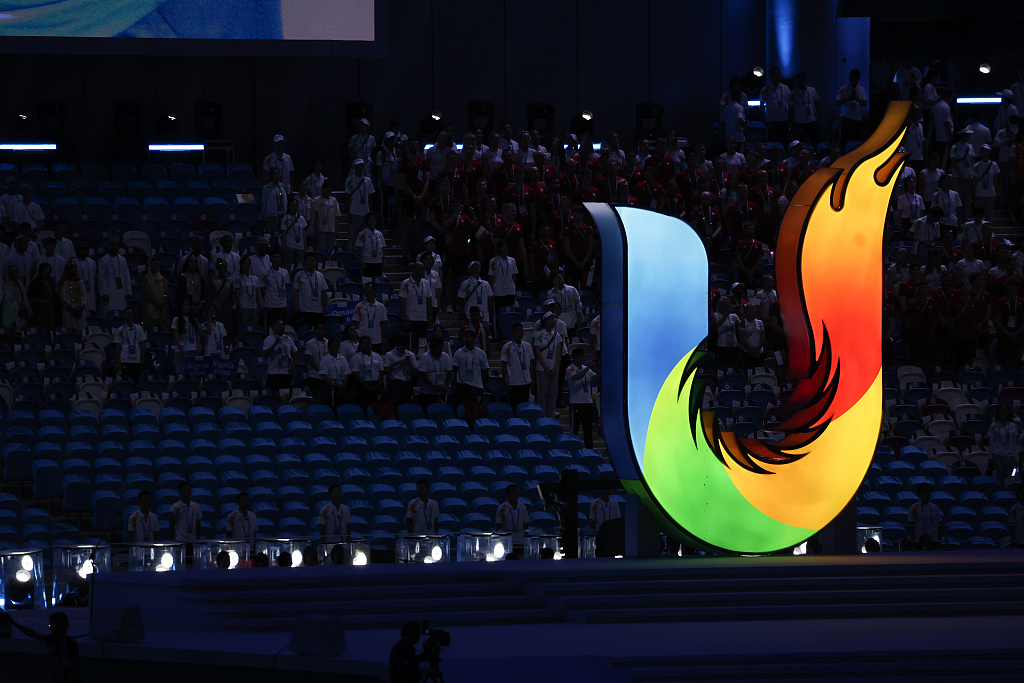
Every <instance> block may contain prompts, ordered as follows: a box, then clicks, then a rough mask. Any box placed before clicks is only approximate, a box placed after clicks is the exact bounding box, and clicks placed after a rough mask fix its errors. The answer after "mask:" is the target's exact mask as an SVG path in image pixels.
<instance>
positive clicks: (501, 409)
mask: <svg viewBox="0 0 1024 683" xmlns="http://www.w3.org/2000/svg"><path fill="white" fill-rule="evenodd" d="M515 416H516V415H515V413H514V412H512V406H510V405H508V404H507V403H500V402H497V401H495V402H494V403H489V404H488V405H487V417H488V418H490V419H492V420H495V421H497V422H498V423H499V424H501V423H502V422H504V421H505V420H507V419H509V418H512V417H515Z"/></svg>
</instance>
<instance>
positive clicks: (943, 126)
mask: <svg viewBox="0 0 1024 683" xmlns="http://www.w3.org/2000/svg"><path fill="white" fill-rule="evenodd" d="M951 96H952V92H951V91H950V89H949V88H942V89H941V91H940V92H939V99H938V100H936V102H935V104H934V105H933V106H932V127H933V128H934V129H935V142H934V143H933V144H932V146H931V147H930V148H929V150H928V152H929V154H938V155H939V156H940V157H942V158H943V159H945V155H946V149H947V148H948V147H949V141H950V140H951V139H952V137H953V119H952V116H951V115H950V110H949V98H950V97H951Z"/></svg>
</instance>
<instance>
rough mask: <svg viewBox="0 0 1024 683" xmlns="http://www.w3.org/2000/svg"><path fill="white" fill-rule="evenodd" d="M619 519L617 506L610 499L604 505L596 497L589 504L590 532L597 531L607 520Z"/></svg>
mask: <svg viewBox="0 0 1024 683" xmlns="http://www.w3.org/2000/svg"><path fill="white" fill-rule="evenodd" d="M620 517H622V513H621V512H620V511H619V504H618V503H617V502H615V501H614V500H612V499H611V498H609V499H608V502H607V503H606V502H604V501H603V500H601V498H600V497H597V498H595V499H594V502H593V503H591V504H590V529H591V530H592V531H598V530H599V529H600V528H601V525H602V524H604V523H605V522H607V521H608V520H610V519H619V518H620Z"/></svg>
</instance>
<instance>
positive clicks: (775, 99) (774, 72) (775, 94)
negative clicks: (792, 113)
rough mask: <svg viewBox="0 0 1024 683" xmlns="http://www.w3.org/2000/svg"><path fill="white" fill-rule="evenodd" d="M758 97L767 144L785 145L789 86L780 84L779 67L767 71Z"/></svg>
mask: <svg viewBox="0 0 1024 683" xmlns="http://www.w3.org/2000/svg"><path fill="white" fill-rule="evenodd" d="M759 97H760V98H761V106H763V107H764V111H765V121H766V123H765V126H766V128H767V130H766V131H765V132H766V133H767V136H768V142H778V143H780V144H783V145H784V144H786V142H787V141H788V140H789V86H788V85H786V84H785V83H783V82H782V71H781V70H780V69H779V67H777V66H773V67H772V68H770V69H768V83H766V84H765V86H764V87H763V88H761V94H760V95H759Z"/></svg>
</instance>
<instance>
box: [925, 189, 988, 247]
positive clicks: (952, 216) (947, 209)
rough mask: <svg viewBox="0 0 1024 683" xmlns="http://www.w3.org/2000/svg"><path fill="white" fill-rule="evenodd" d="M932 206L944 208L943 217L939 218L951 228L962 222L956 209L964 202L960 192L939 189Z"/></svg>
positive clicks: (940, 221) (933, 198)
mask: <svg viewBox="0 0 1024 683" xmlns="http://www.w3.org/2000/svg"><path fill="white" fill-rule="evenodd" d="M932 206H937V207H939V208H941V209H942V218H940V219H939V223H942V224H943V225H948V226H950V227H951V228H955V227H956V226H958V225H959V224H960V219H959V216H958V214H957V212H956V210H957V209H959V208H960V207H961V206H963V202H962V201H961V200H960V193H958V192H957V191H956V190H950V191H949V192H943V191H942V190H939V191H938V192H936V193H935V195H934V197H932ZM979 239H980V236H979Z"/></svg>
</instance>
